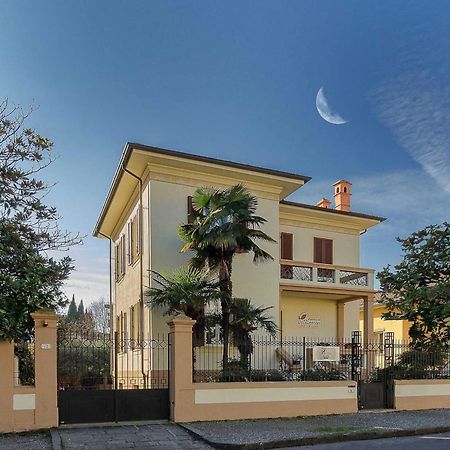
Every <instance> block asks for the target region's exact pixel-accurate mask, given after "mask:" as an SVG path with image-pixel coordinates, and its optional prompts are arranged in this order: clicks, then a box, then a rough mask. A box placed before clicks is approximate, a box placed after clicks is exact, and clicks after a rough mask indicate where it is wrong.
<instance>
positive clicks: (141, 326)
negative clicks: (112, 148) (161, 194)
mask: <svg viewBox="0 0 450 450" xmlns="http://www.w3.org/2000/svg"><path fill="white" fill-rule="evenodd" d="M122 170H123V171H124V172H126V173H128V174H129V175H131V176H132V177H133V178H135V179H136V180H137V181H138V183H139V207H138V208H139V250H140V256H141V261H140V263H139V270H140V282H139V285H140V286H139V287H140V294H139V312H140V314H139V329H140V330H139V334H140V336H139V341H140V347H141V348H140V350H141V373H142V377H143V379H144V389H145V388H147V374H146V372H145V370H144V360H145V359H144V284H143V277H144V264H143V258H142V252H143V249H144V246H143V239H142V237H143V230H142V212H143V211H142V178H140V177H138V176H137V175H136V174H134V173H133V172H131V171H129V170H128V169H127V168H126V167H125V166H124V165H123V163H122Z"/></svg>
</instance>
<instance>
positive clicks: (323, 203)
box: [316, 198, 331, 209]
mask: <svg viewBox="0 0 450 450" xmlns="http://www.w3.org/2000/svg"><path fill="white" fill-rule="evenodd" d="M330 205H331V202H330V200H328V199H327V198H321V199H320V200H319V201H318V202H317V203H316V206H318V207H319V208H326V209H328V208H329V207H330Z"/></svg>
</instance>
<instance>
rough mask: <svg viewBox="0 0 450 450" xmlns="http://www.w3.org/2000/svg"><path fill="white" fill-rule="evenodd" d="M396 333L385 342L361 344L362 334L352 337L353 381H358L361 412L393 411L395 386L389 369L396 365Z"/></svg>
mask: <svg viewBox="0 0 450 450" xmlns="http://www.w3.org/2000/svg"><path fill="white" fill-rule="evenodd" d="M393 338H394V336H393V333H385V336H384V341H383V340H382V339H381V340H376V341H373V342H364V343H361V333H360V332H359V331H356V332H353V334H352V378H353V379H354V380H355V381H358V408H359V409H385V408H393V406H394V405H393V403H394V402H393V399H394V395H393V394H394V383H393V380H392V377H391V376H390V373H391V371H389V370H388V369H389V368H390V367H391V365H392V363H393V342H394V339H393Z"/></svg>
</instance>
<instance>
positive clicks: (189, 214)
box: [187, 195, 194, 223]
mask: <svg viewBox="0 0 450 450" xmlns="http://www.w3.org/2000/svg"><path fill="white" fill-rule="evenodd" d="M193 214H194V206H193V205H192V197H191V196H190V195H189V196H188V198H187V219H188V223H192V222H193V221H194V217H193Z"/></svg>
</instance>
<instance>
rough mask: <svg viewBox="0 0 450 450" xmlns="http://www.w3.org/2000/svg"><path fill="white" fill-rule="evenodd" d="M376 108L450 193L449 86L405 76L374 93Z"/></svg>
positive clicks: (408, 148)
mask: <svg viewBox="0 0 450 450" xmlns="http://www.w3.org/2000/svg"><path fill="white" fill-rule="evenodd" d="M374 97H375V99H376V100H375V110H376V112H377V114H378V116H379V118H380V120H381V122H382V123H384V124H385V125H386V126H387V127H388V128H389V129H390V130H391V131H392V133H393V134H394V136H395V137H396V139H397V141H398V142H399V144H400V145H401V146H402V147H403V148H404V149H405V150H406V151H407V152H408V153H409V154H410V155H411V156H412V157H413V158H414V159H415V160H416V161H417V162H418V163H419V164H420V165H421V166H422V167H423V169H424V170H425V172H427V173H428V174H429V175H430V176H431V177H433V178H434V179H435V180H436V182H437V183H438V184H439V185H440V186H441V187H442V188H443V189H445V191H446V192H447V193H449V194H450V127H449V126H448V123H449V116H450V87H442V86H439V83H438V82H437V80H435V79H433V78H432V77H431V78H429V77H427V75H426V74H422V76H420V77H416V76H414V75H413V74H408V75H403V76H400V77H398V79H396V80H392V81H389V82H386V83H385V84H384V85H382V86H381V87H379V88H378V89H377V90H376V91H375V92H374Z"/></svg>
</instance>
